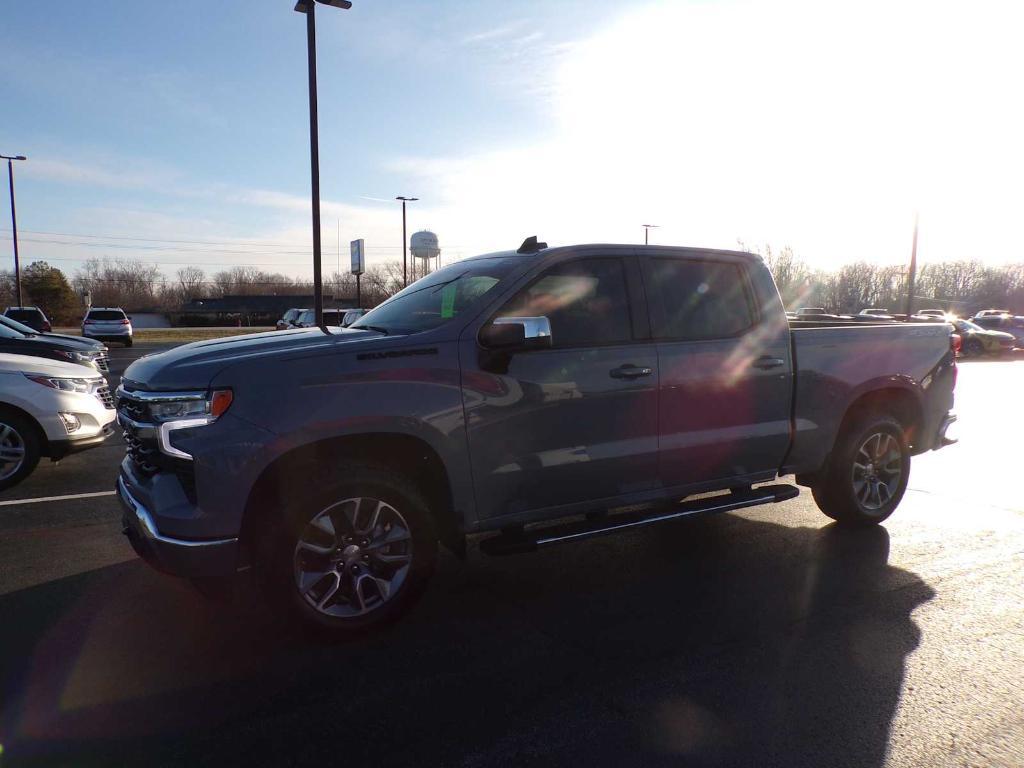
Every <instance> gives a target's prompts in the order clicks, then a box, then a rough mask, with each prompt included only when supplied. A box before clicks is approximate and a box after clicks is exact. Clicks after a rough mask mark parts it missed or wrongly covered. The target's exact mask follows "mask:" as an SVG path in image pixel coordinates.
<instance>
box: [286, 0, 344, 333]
mask: <svg viewBox="0 0 1024 768" xmlns="http://www.w3.org/2000/svg"><path fill="white" fill-rule="evenodd" d="M317 3H323V4H324V5H330V6H333V7H335V8H343V9H347V8H351V7H352V3H350V2H349V1H348V0H299V1H298V2H297V3H296V4H295V10H296V11H298V12H299V13H304V14H306V53H307V57H308V59H309V164H310V175H311V177H312V181H313V183H312V187H313V189H312V197H313V312H314V316H315V318H316V324H317V325H319V326H321V327H323V324H324V286H323V278H322V276H321V274H320V139H319V131H318V129H317V114H316V4H317Z"/></svg>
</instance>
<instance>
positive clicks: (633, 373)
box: [608, 364, 654, 379]
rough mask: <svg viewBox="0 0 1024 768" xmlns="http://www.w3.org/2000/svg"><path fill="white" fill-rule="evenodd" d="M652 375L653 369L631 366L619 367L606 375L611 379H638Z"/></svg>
mask: <svg viewBox="0 0 1024 768" xmlns="http://www.w3.org/2000/svg"><path fill="white" fill-rule="evenodd" d="M652 373H654V369H653V368H645V367H643V366H639V365H633V364H628V365H620V366H619V367H618V368H612V369H611V370H610V371H608V375H609V376H611V377H612V378H613V379H638V378H640V377H641V376H650V375H651V374H652Z"/></svg>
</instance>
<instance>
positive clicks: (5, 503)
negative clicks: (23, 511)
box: [0, 491, 117, 507]
mask: <svg viewBox="0 0 1024 768" xmlns="http://www.w3.org/2000/svg"><path fill="white" fill-rule="evenodd" d="M116 493H117V491H96V492H95V493H72V494H69V495H67V496H43V497H41V498H38V499H11V500H10V501H0V507H9V506H11V505H13V504H39V503H41V502H44V501H67V500H68V499H95V498H96V497H98V496H113V495H114V494H116Z"/></svg>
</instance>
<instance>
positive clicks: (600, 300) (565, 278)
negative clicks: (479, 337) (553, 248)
mask: <svg viewBox="0 0 1024 768" xmlns="http://www.w3.org/2000/svg"><path fill="white" fill-rule="evenodd" d="M497 316H498V317H540V316H544V317H547V318H548V320H549V321H550V322H551V341H552V345H553V346H555V347H589V346H595V345H598V344H617V343H622V342H625V341H629V340H630V339H631V338H632V330H631V329H632V322H631V317H630V313H629V299H628V298H627V293H626V273H625V269H624V268H623V265H622V260H621V259H600V258H598V259H580V260H579V261H572V262H569V263H567V264H559V265H558V266H555V267H552V268H551V269H549V270H548V271H547V272H545V273H543V274H542V275H541V276H540V277H539V278H537V279H536V280H535V281H534V282H532V283H531V284H530V285H529V286H528V287H526V288H524V289H523V290H522V291H520V292H519V293H518V294H516V295H515V296H514V297H513V298H512V299H511V300H510V301H509V302H508V303H507V304H506V305H505V306H504V307H502V308H501V310H500V311H499V312H498V315H497Z"/></svg>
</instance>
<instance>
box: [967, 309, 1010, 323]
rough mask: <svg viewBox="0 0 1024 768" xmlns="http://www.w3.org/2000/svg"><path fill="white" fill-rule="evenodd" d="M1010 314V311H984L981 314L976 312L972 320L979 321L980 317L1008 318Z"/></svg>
mask: <svg viewBox="0 0 1024 768" xmlns="http://www.w3.org/2000/svg"><path fill="white" fill-rule="evenodd" d="M1009 314H1010V310H1008V309H983V310H981V311H980V312H975V313H974V317H972V318H971V320H977V319H978V318H980V317H1006V316H1008V315H1009Z"/></svg>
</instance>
